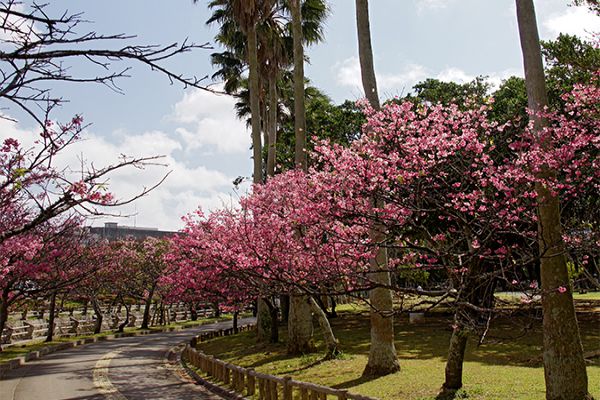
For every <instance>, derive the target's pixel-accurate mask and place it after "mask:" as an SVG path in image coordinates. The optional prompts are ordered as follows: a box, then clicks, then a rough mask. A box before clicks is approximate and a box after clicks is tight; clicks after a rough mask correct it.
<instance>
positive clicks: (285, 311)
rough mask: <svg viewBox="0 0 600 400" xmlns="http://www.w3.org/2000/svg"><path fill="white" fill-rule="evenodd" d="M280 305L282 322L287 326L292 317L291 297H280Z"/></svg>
mask: <svg viewBox="0 0 600 400" xmlns="http://www.w3.org/2000/svg"><path fill="white" fill-rule="evenodd" d="M279 303H280V304H281V322H283V323H285V324H287V323H288V319H289V315H290V296H289V295H288V294H282V295H281V296H279Z"/></svg>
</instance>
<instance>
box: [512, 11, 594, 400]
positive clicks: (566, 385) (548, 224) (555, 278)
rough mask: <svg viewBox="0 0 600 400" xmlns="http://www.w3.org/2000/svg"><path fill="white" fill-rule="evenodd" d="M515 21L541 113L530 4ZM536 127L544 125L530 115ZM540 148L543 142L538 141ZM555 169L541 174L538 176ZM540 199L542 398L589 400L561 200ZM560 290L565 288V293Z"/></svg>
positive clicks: (531, 100) (543, 98) (540, 74)
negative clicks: (543, 385) (563, 231)
mask: <svg viewBox="0 0 600 400" xmlns="http://www.w3.org/2000/svg"><path fill="white" fill-rule="evenodd" d="M516 6H517V20H518V25H519V35H520V40H521V49H522V52H523V64H524V69H525V84H526V87H527V98H528V105H529V108H530V109H531V110H532V111H533V112H539V111H541V110H543V108H544V107H545V106H547V105H548V98H547V92H546V85H545V78H544V69H543V64H542V56H541V51H540V41H539V36H538V31H537V23H536V17H535V9H534V5H533V0H516ZM533 118H534V119H533V122H534V126H535V129H536V130H538V131H540V130H541V129H542V128H543V127H544V125H545V121H543V120H542V119H541V118H539V117H536V116H534V117H533ZM542 145H544V143H542ZM545 145H546V146H549V144H545ZM554 174H555V171H551V170H548V169H546V170H544V171H542V172H541V174H540V177H542V178H543V177H551V176H553V175H554ZM536 191H537V196H538V201H539V203H540V205H539V207H538V243H539V251H540V272H541V288H542V311H543V332H544V350H543V359H544V375H545V378H546V399H548V400H559V399H560V400H571V399H572V400H579V399H587V398H591V396H590V395H589V393H588V379H587V372H586V368H585V361H584V358H583V347H582V345H581V337H580V335H579V327H578V325H577V318H576V315H575V307H574V305H573V295H572V293H571V290H570V289H569V288H570V283H569V276H568V270H567V263H566V258H565V248H564V243H563V241H562V227H561V221H560V201H559V199H558V198H557V197H556V196H553V195H552V193H550V191H549V190H547V188H546V187H544V186H542V185H537V186H536ZM559 287H565V288H567V291H566V292H565V293H560V292H559V291H558V288H559Z"/></svg>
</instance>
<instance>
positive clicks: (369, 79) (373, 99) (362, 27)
mask: <svg viewBox="0 0 600 400" xmlns="http://www.w3.org/2000/svg"><path fill="white" fill-rule="evenodd" d="M356 30H357V32H358V57H359V59H360V76H361V79H362V84H363V89H364V91H365V97H366V98H367V100H369V103H370V104H371V107H373V108H374V109H376V110H379V95H378V93H377V79H376V78H375V67H374V65H373V48H372V46H371V27H370V24H369V1H368V0H356Z"/></svg>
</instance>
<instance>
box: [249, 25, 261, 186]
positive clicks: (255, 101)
mask: <svg viewBox="0 0 600 400" xmlns="http://www.w3.org/2000/svg"><path fill="white" fill-rule="evenodd" d="M257 53H258V44H257V39H256V24H251V26H250V27H249V28H248V81H249V89H250V112H251V116H252V158H253V160H254V174H253V182H254V183H263V167H262V144H261V137H260V134H261V132H260V97H259V82H258V79H259V77H258V54H257Z"/></svg>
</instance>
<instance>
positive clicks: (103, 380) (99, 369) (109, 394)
mask: <svg viewBox="0 0 600 400" xmlns="http://www.w3.org/2000/svg"><path fill="white" fill-rule="evenodd" d="M120 353H121V351H120V350H117V351H111V352H110V353H106V354H105V355H104V356H102V358H101V359H99V360H98V361H97V362H96V365H95V366H94V373H93V380H94V386H95V387H96V388H97V389H98V391H99V392H100V393H102V394H103V395H104V397H106V398H107V399H108V400H127V397H125V396H123V394H121V392H119V390H118V389H117V388H116V387H115V385H113V384H112V382H111V381H110V378H109V377H108V366H109V365H110V361H111V360H112V359H113V358H115V357H116V356H118V355H119V354H120Z"/></svg>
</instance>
